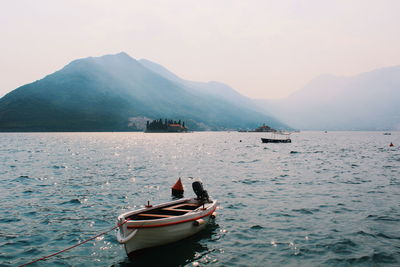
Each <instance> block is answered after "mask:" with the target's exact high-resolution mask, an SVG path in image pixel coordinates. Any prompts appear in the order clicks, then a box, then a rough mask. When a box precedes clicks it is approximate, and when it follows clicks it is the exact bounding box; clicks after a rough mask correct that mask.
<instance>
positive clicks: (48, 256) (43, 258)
mask: <svg viewBox="0 0 400 267" xmlns="http://www.w3.org/2000/svg"><path fill="white" fill-rule="evenodd" d="M126 222H127V220H125V221H124V222H122V223H119V224H117V225H116V226H114V227H113V228H111V229H109V230H107V231H105V232H102V233H100V234H98V235H96V236H93V237H91V238H89V239H86V240H85V241H83V242H80V243H78V244H75V245H73V246H70V247H68V248H65V249H63V250H60V251H58V252H56V253H53V254H50V255H47V256H44V257H42V258H40V259H36V260H33V261H31V262H28V263H24V264H22V265H19V266H18V267H22V266H26V265H29V264H32V263H35V262H38V261H42V260H45V259H48V258H50V257H53V256H55V255H58V254H61V253H63V252H65V251H68V250H70V249H73V248H75V247H78V246H80V245H83V244H85V243H87V242H89V241H91V240H93V239H95V238H98V237H99V236H102V235H105V234H107V233H109V232H111V231H113V230H115V229H117V228H118V227H120V226H122V225H124V224H125V223H126Z"/></svg>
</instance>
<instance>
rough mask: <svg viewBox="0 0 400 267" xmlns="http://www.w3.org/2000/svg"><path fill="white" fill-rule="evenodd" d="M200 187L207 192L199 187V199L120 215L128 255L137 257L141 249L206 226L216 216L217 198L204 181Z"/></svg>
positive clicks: (121, 238) (120, 238)
mask: <svg viewBox="0 0 400 267" xmlns="http://www.w3.org/2000/svg"><path fill="white" fill-rule="evenodd" d="M195 183H199V182H195ZM195 183H193V189H195V185H194V184H195ZM200 186H201V190H202V191H203V192H196V189H195V192H196V195H197V198H185V199H179V200H175V201H171V202H167V203H163V204H159V205H156V206H150V205H148V206H146V207H145V208H143V209H140V210H136V211H129V212H126V213H123V214H121V215H119V216H118V223H119V224H120V225H121V226H120V227H119V229H118V232H117V239H118V242H119V243H121V244H124V246H125V251H126V253H127V255H128V256H129V257H134V256H135V255H136V254H137V253H138V252H140V251H141V250H144V249H147V248H151V247H156V246H161V245H166V244H168V243H172V242H175V241H178V240H181V239H184V238H187V237H189V236H191V235H194V234H196V233H198V232H199V231H201V230H202V229H204V228H205V226H206V225H207V223H208V222H209V221H210V220H211V219H212V218H215V216H216V213H215V210H216V208H217V201H216V200H211V199H210V198H209V197H208V194H207V191H205V190H203V189H202V185H201V183H200Z"/></svg>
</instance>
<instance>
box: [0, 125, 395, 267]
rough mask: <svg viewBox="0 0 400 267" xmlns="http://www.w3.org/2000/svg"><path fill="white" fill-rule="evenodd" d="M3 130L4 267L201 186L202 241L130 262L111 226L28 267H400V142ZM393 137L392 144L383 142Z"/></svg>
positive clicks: (325, 136) (375, 136)
mask: <svg viewBox="0 0 400 267" xmlns="http://www.w3.org/2000/svg"><path fill="white" fill-rule="evenodd" d="M266 135H267V134H263V133H238V132H199V133H185V134H175V133H168V134H155V133H154V134H150V133H147V134H146V133H2V134H0V159H1V160H0V265H1V266H15V265H19V264H23V263H26V262H29V261H31V260H34V259H37V258H41V257H43V256H46V255H49V254H52V253H55V252H57V251H59V250H62V249H64V248H66V247H69V246H72V245H74V244H77V243H79V242H83V241H84V240H86V239H88V238H90V237H92V236H95V235H97V234H98V233H100V232H103V231H106V230H108V229H110V228H112V227H114V226H115V224H116V218H117V216H118V215H119V214H120V213H123V212H126V211H128V210H132V209H138V208H141V207H143V205H144V204H146V203H147V201H150V203H153V204H156V203H161V202H165V201H169V200H170V199H171V195H170V194H171V191H170V187H171V186H172V185H173V184H174V183H175V182H176V180H177V179H178V178H179V177H181V178H182V181H183V183H184V185H185V196H186V197H191V196H194V194H193V192H192V189H191V182H192V181H194V180H195V179H197V178H200V179H201V180H202V181H203V184H204V186H205V188H206V189H207V190H208V192H209V194H210V195H211V196H212V197H213V198H216V199H218V201H219V203H220V207H219V210H218V211H217V212H218V215H217V218H216V220H215V222H214V223H213V224H211V225H209V227H207V229H206V230H205V231H203V232H201V233H200V234H198V235H196V236H193V237H191V238H189V239H186V240H183V241H181V242H177V243H174V244H171V245H169V246H166V247H162V248H159V249H156V250H153V251H151V252H150V253H149V254H144V255H142V257H141V258H139V259H137V260H135V261H130V260H129V259H128V258H127V256H126V254H125V251H124V249H123V246H121V245H120V244H118V242H117V240H116V238H115V230H114V231H111V232H110V233H109V234H107V235H104V236H100V237H98V238H96V239H95V240H93V241H91V242H88V243H85V244H84V245H82V246H79V247H76V248H74V249H72V250H69V251H67V252H64V253H62V254H59V255H57V256H54V257H52V258H49V259H47V260H45V261H41V262H38V263H35V264H34V265H33V266H131V265H132V266H284V265H285V266H349V265H358V266H382V265H384V266H399V265H400V149H399V147H400V133H399V132H393V133H392V135H383V134H382V132H328V133H324V132H301V133H295V134H292V136H291V137H292V143H291V144H263V143H261V139H260V138H261V137H265V136H266ZM390 142H392V143H393V144H394V147H389V144H390Z"/></svg>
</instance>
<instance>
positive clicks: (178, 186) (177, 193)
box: [171, 178, 184, 198]
mask: <svg viewBox="0 0 400 267" xmlns="http://www.w3.org/2000/svg"><path fill="white" fill-rule="evenodd" d="M171 191H172V192H171V193H172V196H174V197H179V198H181V197H183V192H184V190H183V185H182V181H181V178H179V179H178V181H176V183H175V184H174V186H173V187H172V188H171Z"/></svg>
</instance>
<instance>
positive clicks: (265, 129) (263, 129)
mask: <svg viewBox="0 0 400 267" xmlns="http://www.w3.org/2000/svg"><path fill="white" fill-rule="evenodd" d="M239 132H245V133H260V132H262V133H264V132H267V133H270V132H272V133H273V132H276V130H275V129H274V128H271V127H269V126H268V125H265V124H263V125H262V126H260V127H258V128H256V129H254V130H251V131H248V130H239Z"/></svg>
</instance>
